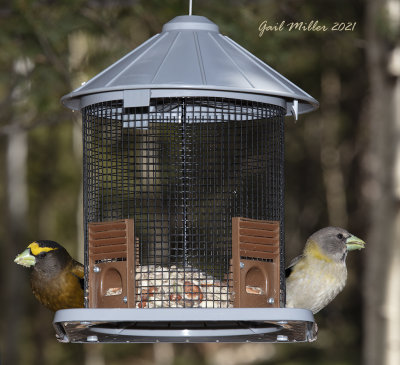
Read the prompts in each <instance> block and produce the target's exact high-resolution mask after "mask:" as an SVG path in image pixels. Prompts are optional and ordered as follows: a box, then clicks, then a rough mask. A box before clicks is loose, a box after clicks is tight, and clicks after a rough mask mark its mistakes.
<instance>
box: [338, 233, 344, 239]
mask: <svg viewBox="0 0 400 365" xmlns="http://www.w3.org/2000/svg"><path fill="white" fill-rule="evenodd" d="M336 237H337V238H339V239H340V240H341V239H343V237H344V236H343V235H342V234H341V233H338V234H337V236H336Z"/></svg>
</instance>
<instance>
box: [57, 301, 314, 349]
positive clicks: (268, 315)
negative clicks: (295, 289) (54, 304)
mask: <svg viewBox="0 0 400 365" xmlns="http://www.w3.org/2000/svg"><path fill="white" fill-rule="evenodd" d="M53 325H54V328H55V330H56V336H57V339H58V340H59V341H60V342H72V343H83V342H90V343H101V342H103V343H104V342H105V343H133V342H136V343H138V342H142V343H145V342H146V343H155V342H174V343H178V342H283V343H290V342H305V341H308V342H311V341H314V340H316V335H317V326H316V323H315V321H314V317H313V315H312V313H311V312H310V311H308V310H305V309H297V308H295V309H292V308H229V309H219V308H218V309H201V308H183V309H179V308H160V309H156V308H152V309H130V308H129V309H127V308H110V309H103V308H96V309H92V308H84V309H64V310H60V311H58V312H56V314H55V317H54V321H53Z"/></svg>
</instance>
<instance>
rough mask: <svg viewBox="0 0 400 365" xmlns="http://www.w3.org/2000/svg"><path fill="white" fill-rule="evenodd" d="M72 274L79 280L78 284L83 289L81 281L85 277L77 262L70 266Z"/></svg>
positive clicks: (81, 267)
mask: <svg viewBox="0 0 400 365" xmlns="http://www.w3.org/2000/svg"><path fill="white" fill-rule="evenodd" d="M72 273H73V274H74V275H75V276H76V277H77V278H78V279H79V283H80V284H81V287H82V289H83V279H84V277H85V270H84V266H83V265H82V264H81V263H79V262H78V261H75V260H74V261H73V264H72Z"/></svg>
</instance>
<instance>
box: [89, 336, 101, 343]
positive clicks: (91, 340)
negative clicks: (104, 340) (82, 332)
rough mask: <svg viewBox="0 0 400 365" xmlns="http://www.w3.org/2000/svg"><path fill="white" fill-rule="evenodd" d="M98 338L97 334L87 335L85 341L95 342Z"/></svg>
mask: <svg viewBox="0 0 400 365" xmlns="http://www.w3.org/2000/svg"><path fill="white" fill-rule="evenodd" d="M98 340H99V339H98V337H97V336H87V338H86V341H87V342H97V341H98Z"/></svg>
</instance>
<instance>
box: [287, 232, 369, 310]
mask: <svg viewBox="0 0 400 365" xmlns="http://www.w3.org/2000/svg"><path fill="white" fill-rule="evenodd" d="M364 247H365V242H364V241H363V240H361V239H359V238H357V237H356V236H354V235H352V234H350V233H349V232H347V231H346V230H345V229H343V228H338V227H327V228H323V229H321V230H319V231H317V232H315V233H314V234H313V235H312V236H311V237H310V238H309V239H308V240H307V242H306V245H305V247H304V251H303V254H302V255H300V256H297V257H296V258H295V259H293V260H292V261H291V262H290V264H289V266H288V268H287V269H286V307H288V308H305V309H309V310H310V311H312V312H313V313H314V314H315V313H317V312H319V311H320V310H321V309H322V308H324V307H325V306H327V305H328V304H329V303H330V302H331V301H332V300H333V299H334V298H335V297H336V296H337V295H338V294H339V293H340V292H341V291H342V290H343V288H344V286H345V284H346V279H347V268H346V257H347V253H348V252H349V251H353V250H360V249H362V248H364Z"/></svg>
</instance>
